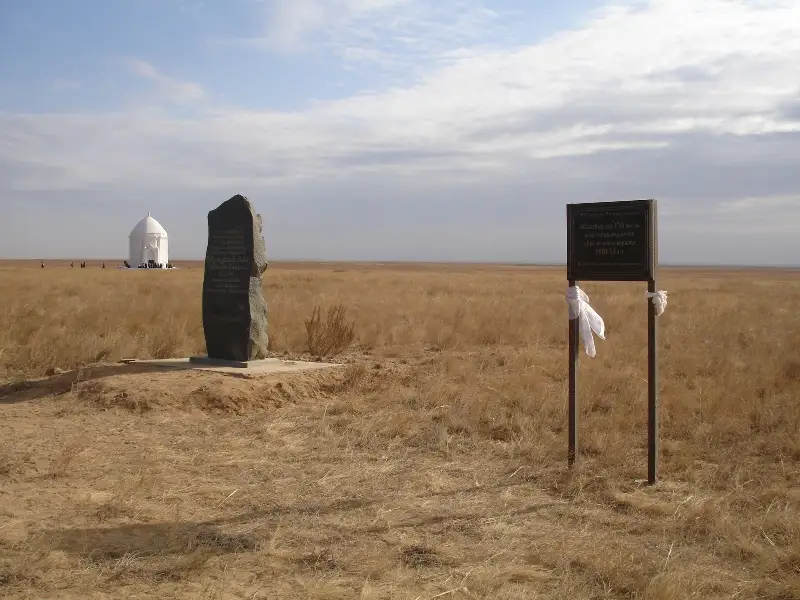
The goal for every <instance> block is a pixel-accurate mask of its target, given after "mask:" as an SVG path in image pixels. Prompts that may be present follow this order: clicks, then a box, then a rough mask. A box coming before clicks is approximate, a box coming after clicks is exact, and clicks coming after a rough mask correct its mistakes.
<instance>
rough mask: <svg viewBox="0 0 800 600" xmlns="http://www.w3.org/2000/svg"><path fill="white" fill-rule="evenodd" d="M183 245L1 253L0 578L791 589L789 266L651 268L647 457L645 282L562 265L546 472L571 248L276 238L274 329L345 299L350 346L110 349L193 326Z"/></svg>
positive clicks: (287, 343) (799, 551)
mask: <svg viewBox="0 0 800 600" xmlns="http://www.w3.org/2000/svg"><path fill="white" fill-rule="evenodd" d="M98 264H99V263H98ZM108 264H109V266H111V265H112V264H113V263H111V262H109V263H108ZM67 265H68V263H67ZM182 266H183V267H185V268H183V269H181V270H176V271H173V272H126V271H120V270H117V269H111V268H107V269H105V270H101V269H100V268H99V266H97V265H96V264H95V263H94V262H92V263H91V264H90V265H89V268H88V269H78V268H75V269H70V268H69V267H68V266H64V265H63V264H60V265H55V264H53V265H50V264H48V267H47V268H45V269H39V268H38V263H33V264H27V265H26V264H22V263H20V264H16V263H10V262H7V263H2V264H0V298H2V312H0V382H2V383H1V384H0V597H3V598H9V599H12V598H14V599H16V598H19V599H22V598H27V599H31V600H34V599H35V600H41V599H45V598H46V599H48V600H52V599H56V598H63V599H67V598H68V599H74V600H77V599H93V598H158V599H163V600H167V599H170V598H175V599H189V598H203V599H212V598H213V599H219V600H223V599H234V598H237V599H267V598H297V599H301V598H303V599H306V598H307V599H320V600H321V599H347V598H360V599H384V598H385V599H397V600H400V599H404V600H405V599H408V600H433V599H444V600H450V599H454V600H458V599H478V598H480V599H488V598H493V599H520V600H521V599H537V598H542V599H549V598H553V599H555V598H558V599H567V600H581V599H589V598H630V599H636V598H643V599H648V600H669V599H676V600H677V599H681V600H683V599H688V598H720V599H723V598H724V599H730V598H739V599H743V598H763V599H769V600H789V599H796V598H800V431H798V424H800V318H798V316H797V307H798V306H800V273H798V272H791V271H768V270H764V271H757V270H752V271H722V270H720V271H712V270H708V271H705V272H699V271H690V270H677V269H676V270H666V269H663V270H662V273H661V278H662V281H661V285H660V287H661V288H662V289H666V290H668V292H669V306H668V307H667V310H666V312H665V314H664V315H663V316H662V317H660V318H659V327H660V334H661V361H660V373H661V382H660V383H661V400H662V407H661V418H662V427H661V444H662V455H661V481H660V482H659V483H658V484H657V485H656V486H654V487H648V486H646V485H644V484H643V479H645V477H646V471H647V468H646V467H647V465H646V411H647V388H646V356H647V349H646V339H647V338H646V300H645V298H644V286H643V285H641V284H620V283H608V284H605V283H603V284H586V285H585V286H584V288H585V289H586V291H587V293H588V294H589V296H590V297H591V300H592V305H593V306H594V307H595V308H596V310H597V311H598V312H599V313H600V314H601V315H602V316H603V318H604V319H605V321H606V327H607V340H605V341H602V340H599V341H598V343H597V345H598V355H597V357H596V358H595V359H589V358H588V357H586V356H585V354H583V353H581V371H580V401H581V406H580V426H581V429H580V444H581V447H580V452H581V454H580V462H579V464H578V465H577V468H576V469H575V470H574V471H572V472H568V471H567V469H566V461H565V455H566V421H567V412H566V407H567V404H566V398H567V381H566V375H567V351H566V341H567V335H566V332H567V307H566V302H565V300H564V293H565V285H566V282H565V280H564V277H565V274H564V269H563V268H552V269H550V268H533V267H500V266H494V267H492V266H465V265H462V266H444V265H425V266H413V265H383V266H381V265H311V264H294V265H292V264H283V265H271V266H270V269H269V270H268V271H267V273H266V275H265V284H264V286H265V293H266V297H267V300H268V302H269V307H270V323H269V325H270V335H271V349H272V351H273V352H275V353H276V354H277V355H287V356H292V357H304V356H307V354H308V352H307V351H308V348H307V347H306V346H307V344H306V328H305V321H306V320H307V319H308V318H309V317H310V316H311V314H312V311H313V310H314V308H315V306H319V307H321V309H322V314H323V316H324V315H325V311H327V310H328V308H329V307H333V306H336V305H337V304H339V303H341V304H343V305H344V306H345V307H347V309H348V319H349V320H351V321H352V323H353V325H354V334H355V339H354V341H353V343H352V345H350V346H349V347H348V348H347V349H346V350H345V351H344V352H343V353H341V354H339V355H338V356H336V360H337V361H339V362H343V363H345V366H343V367H340V368H336V369H330V370H324V371H317V372H312V373H306V374H294V375H290V376H287V375H284V376H282V377H281V378H280V379H277V378H274V377H273V378H262V379H245V378H241V377H232V376H226V375H222V374H210V373H208V372H197V371H177V370H172V371H170V370H164V369H150V370H145V369H143V368H141V367H139V368H138V370H137V367H135V366H125V365H119V364H115V363H116V362H117V361H118V360H119V359H120V358H123V357H139V358H145V357H173V356H189V355H192V354H195V353H201V352H203V349H204V348H203V346H204V344H203V333H202V323H201V318H200V302H201V299H200V288H201V283H202V273H203V272H202V268H201V266H200V265H197V264H196V265H190V264H184V265H182Z"/></svg>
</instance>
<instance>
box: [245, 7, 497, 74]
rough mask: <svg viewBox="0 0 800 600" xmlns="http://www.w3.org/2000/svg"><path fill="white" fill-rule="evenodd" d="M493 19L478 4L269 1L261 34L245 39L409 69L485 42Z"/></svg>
mask: <svg viewBox="0 0 800 600" xmlns="http://www.w3.org/2000/svg"><path fill="white" fill-rule="evenodd" d="M497 16H498V15H497V14H496V13H495V12H493V11H490V10H488V9H486V8H485V7H483V4H482V1H481V0H438V1H437V2H435V3H432V2H428V1H427V0H267V2H266V19H265V20H266V27H265V31H264V35H263V36H261V37H257V38H251V39H248V40H245V41H247V42H248V43H250V44H254V45H256V46H260V47H262V48H266V49H268V50H272V51H277V52H282V53H298V52H312V51H316V52H320V53H325V55H330V54H333V55H336V56H339V57H340V58H342V59H343V60H345V61H347V62H354V63H356V64H360V65H363V64H364V63H374V64H377V65H379V66H380V67H381V68H383V69H384V70H400V69H403V70H408V69H412V68H414V67H416V66H418V65H419V63H420V61H422V60H432V59H436V58H440V57H441V58H442V59H443V60H446V59H447V55H448V53H449V52H451V51H453V49H458V48H460V47H464V46H472V45H474V44H476V43H478V42H479V41H480V42H482V43H488V42H489V39H490V37H491V34H492V33H493V31H494V30H495V27H494V24H495V21H496V20H497Z"/></svg>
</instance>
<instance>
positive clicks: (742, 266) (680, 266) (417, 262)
mask: <svg viewBox="0 0 800 600" xmlns="http://www.w3.org/2000/svg"><path fill="white" fill-rule="evenodd" d="M76 260H79V261H87V260H91V261H99V262H103V261H105V262H111V261H117V262H120V263H122V261H124V260H127V258H55V257H50V258H46V257H45V258H4V257H0V262H6V261H20V262H23V261H31V262H41V261H63V262H66V261H76ZM170 262H171V263H175V262H205V258H174V259H170ZM268 262H275V263H316V264H385V265H484V266H510V267H553V268H555V267H562V268H564V269H566V268H567V263H566V261H564V262H539V261H485V260H484V261H481V260H398V259H393V260H370V259H315V258H278V259H271V260H269V261H268ZM658 266H659V267H664V268H668V269H685V268H695V269H697V268H700V269H702V268H711V269H800V264H740V263H713V262H709V263H699V262H698V263H678V262H674V263H673V262H669V263H667V262H662V263H660V264H659V265H658Z"/></svg>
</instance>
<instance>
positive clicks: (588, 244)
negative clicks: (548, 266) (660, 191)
mask: <svg viewBox="0 0 800 600" xmlns="http://www.w3.org/2000/svg"><path fill="white" fill-rule="evenodd" d="M656 222H657V219H656V201H655V200H626V201H622V202H588V203H583V204H567V279H569V280H570V281H651V280H653V279H654V278H655V276H656V265H657V264H658V257H657V255H656V253H657V252H656V249H657V247H658V246H657V228H656Z"/></svg>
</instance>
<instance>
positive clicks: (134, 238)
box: [128, 213, 169, 268]
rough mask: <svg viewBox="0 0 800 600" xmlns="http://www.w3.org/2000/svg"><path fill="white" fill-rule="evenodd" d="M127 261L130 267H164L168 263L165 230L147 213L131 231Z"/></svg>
mask: <svg viewBox="0 0 800 600" xmlns="http://www.w3.org/2000/svg"><path fill="white" fill-rule="evenodd" d="M128 239H129V251H128V262H130V265H131V267H133V268H136V267H139V266H149V267H158V266H160V267H161V268H166V267H167V264H168V263H169V246H168V243H167V232H166V230H165V229H164V228H163V227H162V226H161V224H160V223H159V222H158V221H156V220H155V219H154V218H153V217H151V216H150V213H147V216H146V217H145V218H144V219H142V220H141V221H139V223H138V224H137V225H136V227H134V228H133V231H131V234H130V236H128Z"/></svg>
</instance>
